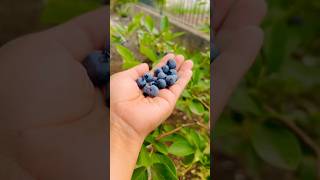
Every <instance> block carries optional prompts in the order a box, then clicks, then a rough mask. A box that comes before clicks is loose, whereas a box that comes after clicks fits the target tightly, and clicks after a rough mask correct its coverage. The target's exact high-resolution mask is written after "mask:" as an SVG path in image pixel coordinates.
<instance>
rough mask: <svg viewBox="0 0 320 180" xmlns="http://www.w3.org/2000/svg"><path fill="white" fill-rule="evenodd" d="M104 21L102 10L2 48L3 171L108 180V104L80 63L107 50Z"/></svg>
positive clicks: (0, 146)
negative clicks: (91, 54)
mask: <svg viewBox="0 0 320 180" xmlns="http://www.w3.org/2000/svg"><path fill="white" fill-rule="evenodd" d="M107 14H108V12H107V8H102V9H99V10H97V11H94V12H91V13H88V14H86V15H83V16H81V17H78V18H76V19H74V20H71V21H69V22H67V23H65V24H62V25H60V26H57V27H54V28H51V29H49V30H46V31H43V32H40V33H35V34H30V35H27V36H24V37H21V38H19V39H16V40H13V41H11V42H9V43H7V44H6V45H4V46H3V47H1V49H0V82H1V84H2V85H3V86H2V87H3V88H1V89H0V99H1V101H0V107H1V109H0V119H1V125H0V132H1V140H0V158H1V156H3V157H5V158H6V161H7V162H11V163H5V164H2V162H4V161H2V160H1V161H0V169H2V166H5V167H6V168H7V169H10V168H11V170H10V171H11V172H12V174H18V173H19V174H24V176H25V178H26V177H27V176H28V177H30V178H34V179H48V180H50V179H61V180H63V179H79V180H80V179H107V174H106V172H107V166H106V165H107V154H106V149H107V136H106V134H107V127H108V121H107V118H108V114H107V110H106V106H105V102H104V99H105V98H103V95H102V91H101V90H100V89H97V88H95V87H94V86H93V85H92V83H91V81H90V79H89V77H88V75H87V72H86V70H85V69H84V67H83V66H82V64H81V61H82V60H84V59H85V57H86V56H87V55H88V54H89V53H91V52H92V51H95V50H101V49H102V48H103V47H104V43H105V40H106V38H107V29H108V24H107V18H108V16H107ZM1 159H2V158H1ZM7 164H13V165H12V166H7ZM10 171H8V172H10ZM16 172H17V173H16ZM1 175H3V173H0V179H9V178H8V177H1ZM22 176H23V175H22ZM25 178H22V177H20V178H18V179H25Z"/></svg>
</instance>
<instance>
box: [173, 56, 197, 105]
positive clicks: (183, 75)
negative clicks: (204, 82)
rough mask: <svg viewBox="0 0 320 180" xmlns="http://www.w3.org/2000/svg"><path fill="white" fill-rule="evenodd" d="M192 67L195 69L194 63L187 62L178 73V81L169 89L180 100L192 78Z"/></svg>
mask: <svg viewBox="0 0 320 180" xmlns="http://www.w3.org/2000/svg"><path fill="white" fill-rule="evenodd" d="M192 67H193V62H192V61H191V60H187V61H185V62H184V63H183V64H182V65H181V67H180V70H179V72H178V74H179V79H178V81H177V82H176V83H175V84H174V85H173V86H171V87H170V88H169V89H170V91H172V93H173V94H174V95H175V96H176V98H177V99H178V98H179V96H180V95H181V93H182V91H183V90H184V88H185V87H186V86H187V84H188V82H189V81H190V79H191V77H192Z"/></svg>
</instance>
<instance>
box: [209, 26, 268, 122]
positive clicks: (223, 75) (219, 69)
mask: <svg viewBox="0 0 320 180" xmlns="http://www.w3.org/2000/svg"><path fill="white" fill-rule="evenodd" d="M225 36H228V37H229V36H230V35H227V34H226V35H225ZM224 39H226V38H224ZM262 40H263V32H262V31H261V29H259V28H258V27H254V26H251V27H245V28H243V29H239V30H237V31H236V32H234V33H233V36H231V37H230V41H226V42H225V44H228V46H226V47H225V48H224V51H223V53H222V54H221V55H220V56H219V57H218V59H217V61H215V62H214V63H213V64H212V65H211V68H212V69H213V71H211V72H213V75H211V77H213V80H212V81H211V83H212V85H211V87H213V91H214V92H215V93H213V98H212V99H213V100H214V101H213V107H215V110H214V111H213V114H212V117H213V120H216V119H217V117H218V115H219V114H220V113H221V111H222V110H223V108H224V106H225V104H226V103H227V101H228V98H229V96H230V95H231V94H232V92H233V90H234V89H235V87H236V85H237V84H238V82H239V81H240V80H241V78H242V76H243V75H244V74H245V72H246V71H247V70H248V69H249V67H250V66H251V64H252V63H253V61H254V59H255V57H256V55H257V53H258V52H259V49H260V47H261V45H262Z"/></svg>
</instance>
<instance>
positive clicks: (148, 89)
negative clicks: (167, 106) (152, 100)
mask: <svg viewBox="0 0 320 180" xmlns="http://www.w3.org/2000/svg"><path fill="white" fill-rule="evenodd" d="M150 88H151V86H150V85H149V84H147V85H145V86H144V87H143V93H144V94H145V95H149V94H150V92H151V91H150Z"/></svg>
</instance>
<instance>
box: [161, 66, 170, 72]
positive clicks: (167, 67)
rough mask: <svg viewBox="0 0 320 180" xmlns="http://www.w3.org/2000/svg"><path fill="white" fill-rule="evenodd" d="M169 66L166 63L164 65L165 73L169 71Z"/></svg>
mask: <svg viewBox="0 0 320 180" xmlns="http://www.w3.org/2000/svg"><path fill="white" fill-rule="evenodd" d="M169 70H170V69H169V66H167V65H164V66H162V71H163V72H164V73H165V74H167V73H168V72H169Z"/></svg>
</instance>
